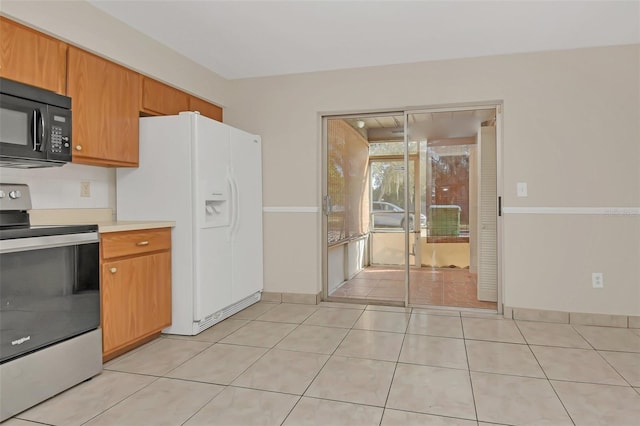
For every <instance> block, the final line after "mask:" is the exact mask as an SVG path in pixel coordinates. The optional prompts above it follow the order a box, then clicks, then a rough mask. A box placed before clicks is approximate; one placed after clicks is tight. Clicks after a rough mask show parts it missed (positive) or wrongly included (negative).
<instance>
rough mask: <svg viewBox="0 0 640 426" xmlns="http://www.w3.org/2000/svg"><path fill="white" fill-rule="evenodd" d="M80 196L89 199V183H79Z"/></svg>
mask: <svg viewBox="0 0 640 426" xmlns="http://www.w3.org/2000/svg"><path fill="white" fill-rule="evenodd" d="M80 196H81V197H85V198H88V197H91V182H80Z"/></svg>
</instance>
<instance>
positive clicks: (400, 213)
mask: <svg viewBox="0 0 640 426" xmlns="http://www.w3.org/2000/svg"><path fill="white" fill-rule="evenodd" d="M371 214H372V216H373V227H374V228H404V209H403V208H402V207H399V206H396V205H395V204H392V203H387V202H386V201H374V202H372V203H371ZM414 217H415V215H414V214H413V213H409V229H413V222H414ZM426 226H427V216H425V215H424V214H420V227H422V228H424V227H426Z"/></svg>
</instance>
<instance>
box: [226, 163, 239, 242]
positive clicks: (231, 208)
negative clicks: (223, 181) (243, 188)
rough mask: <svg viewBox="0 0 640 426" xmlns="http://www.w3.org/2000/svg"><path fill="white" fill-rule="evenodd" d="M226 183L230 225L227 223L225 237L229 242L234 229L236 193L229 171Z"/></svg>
mask: <svg viewBox="0 0 640 426" xmlns="http://www.w3.org/2000/svg"><path fill="white" fill-rule="evenodd" d="M227 182H228V184H229V189H230V191H229V192H230V195H229V216H230V219H231V221H230V223H229V233H228V235H227V239H228V240H231V237H232V236H233V229H234V227H235V222H236V196H237V195H236V192H235V185H234V184H233V177H232V176H231V171H229V173H228V174H227Z"/></svg>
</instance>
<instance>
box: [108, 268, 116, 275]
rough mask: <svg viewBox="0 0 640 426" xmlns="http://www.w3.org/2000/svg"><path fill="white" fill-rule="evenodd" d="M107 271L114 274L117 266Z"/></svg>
mask: <svg viewBox="0 0 640 426" xmlns="http://www.w3.org/2000/svg"><path fill="white" fill-rule="evenodd" d="M109 272H111V273H112V274H115V273H116V272H118V268H111V269H109Z"/></svg>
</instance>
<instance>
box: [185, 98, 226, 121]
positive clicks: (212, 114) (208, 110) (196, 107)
mask: <svg viewBox="0 0 640 426" xmlns="http://www.w3.org/2000/svg"><path fill="white" fill-rule="evenodd" d="M189 111H198V112H199V113H200V114H202V115H204V116H205V117H209V118H213V119H214V120H218V121H220V122H222V108H220V107H219V106H217V105H214V104H210V103H209V102H206V101H203V100H202V99H199V98H196V97H195V96H190V97H189Z"/></svg>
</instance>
